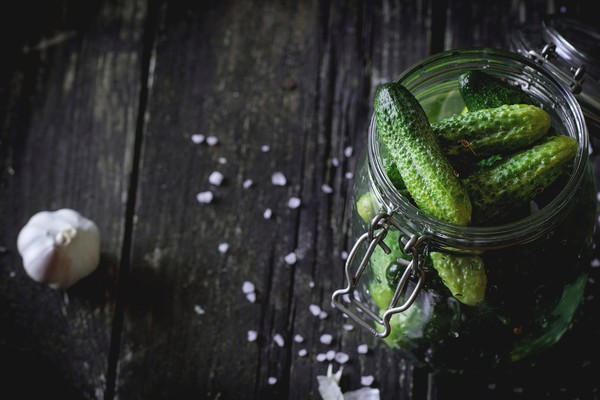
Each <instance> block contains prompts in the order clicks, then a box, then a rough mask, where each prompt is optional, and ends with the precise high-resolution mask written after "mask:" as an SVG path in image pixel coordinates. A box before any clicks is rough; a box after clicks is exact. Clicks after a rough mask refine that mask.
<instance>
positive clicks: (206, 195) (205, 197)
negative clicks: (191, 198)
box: [196, 191, 214, 204]
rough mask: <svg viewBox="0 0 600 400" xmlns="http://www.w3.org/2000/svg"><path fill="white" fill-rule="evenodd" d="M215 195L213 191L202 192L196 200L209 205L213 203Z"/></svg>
mask: <svg viewBox="0 0 600 400" xmlns="http://www.w3.org/2000/svg"><path fill="white" fill-rule="evenodd" d="M213 198H214V195H213V193H212V192H211V191H206V192H200V193H198V194H197V195H196V200H198V202H199V203H202V204H209V203H210V202H212V201H213Z"/></svg>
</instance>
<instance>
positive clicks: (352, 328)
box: [342, 324, 354, 332]
mask: <svg viewBox="0 0 600 400" xmlns="http://www.w3.org/2000/svg"><path fill="white" fill-rule="evenodd" d="M342 328H344V330H345V331H348V332H350V331H353V330H354V325H351V324H344V325H342Z"/></svg>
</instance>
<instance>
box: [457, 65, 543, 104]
mask: <svg viewBox="0 0 600 400" xmlns="http://www.w3.org/2000/svg"><path fill="white" fill-rule="evenodd" d="M458 89H459V91H460V94H461V96H462V98H463V101H464V102H465V106H466V107H467V109H468V110H469V112H471V111H477V110H481V109H484V108H492V107H499V106H501V105H504V104H531V103H532V101H531V99H530V98H529V96H527V94H526V93H525V92H524V91H523V90H522V89H521V88H520V87H519V86H517V85H515V84H511V83H509V82H508V81H506V80H505V79H501V78H499V77H497V76H495V75H492V74H489V73H487V72H484V71H480V70H474V71H468V72H465V73H464V74H462V75H461V76H460V77H459V78H458Z"/></svg>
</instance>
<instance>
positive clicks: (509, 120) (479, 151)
mask: <svg viewBox="0 0 600 400" xmlns="http://www.w3.org/2000/svg"><path fill="white" fill-rule="evenodd" d="M550 126H551V120H550V116H549V115H548V113H547V112H546V111H544V110H543V109H541V108H539V107H536V106H532V105H529V104H511V105H502V106H499V107H494V108H485V109H481V110H478V111H470V112H468V113H465V114H457V115H454V116H452V117H448V118H445V119H443V120H441V121H438V122H436V123H433V124H431V128H432V129H433V131H434V132H435V134H436V135H437V137H438V140H439V142H440V145H441V147H442V149H444V152H445V153H446V156H447V157H448V159H449V160H450V162H451V163H453V164H455V165H464V164H465V163H468V162H473V161H477V160H480V159H483V158H487V157H490V156H492V155H496V154H507V153H511V152H514V151H516V150H518V149H521V148H524V147H527V146H530V145H531V144H533V143H534V142H535V141H537V140H538V139H540V138H541V137H543V136H544V135H545V134H546V133H548V130H549V129H550Z"/></svg>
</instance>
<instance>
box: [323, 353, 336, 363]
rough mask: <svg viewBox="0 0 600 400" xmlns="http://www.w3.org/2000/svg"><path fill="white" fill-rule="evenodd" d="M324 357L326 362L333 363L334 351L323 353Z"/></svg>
mask: <svg viewBox="0 0 600 400" xmlns="http://www.w3.org/2000/svg"><path fill="white" fill-rule="evenodd" d="M325 357H326V358H327V360H328V361H333V360H334V359H335V350H329V351H328V352H327V353H325Z"/></svg>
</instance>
